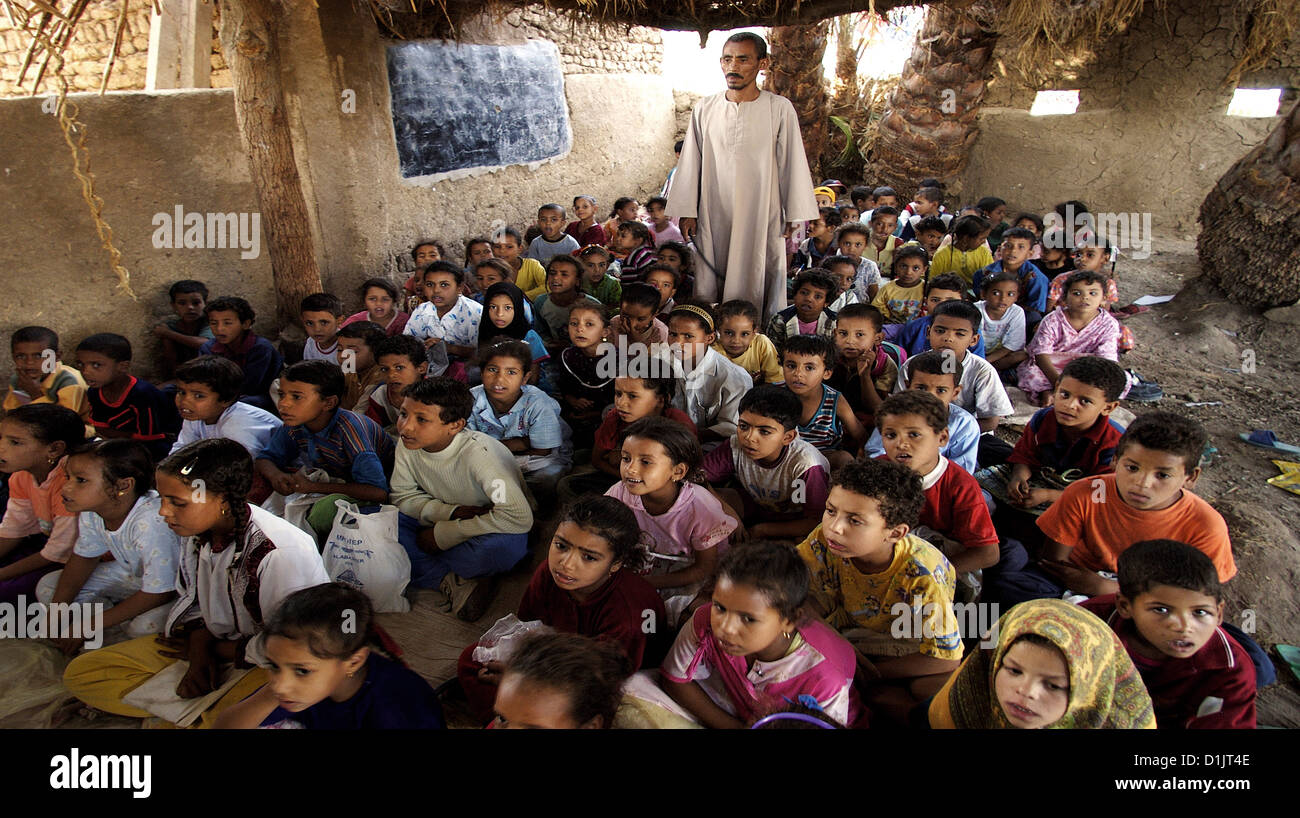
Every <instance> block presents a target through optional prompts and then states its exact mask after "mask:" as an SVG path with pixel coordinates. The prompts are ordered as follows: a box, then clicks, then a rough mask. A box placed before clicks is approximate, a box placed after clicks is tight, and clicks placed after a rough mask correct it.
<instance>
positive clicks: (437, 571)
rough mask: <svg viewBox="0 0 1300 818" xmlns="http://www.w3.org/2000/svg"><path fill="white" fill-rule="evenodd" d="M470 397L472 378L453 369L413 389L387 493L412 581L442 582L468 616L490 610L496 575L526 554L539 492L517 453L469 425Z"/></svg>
mask: <svg viewBox="0 0 1300 818" xmlns="http://www.w3.org/2000/svg"><path fill="white" fill-rule="evenodd" d="M473 406H474V399H473V397H472V396H471V394H470V391H469V387H467V386H465V384H463V383H461V382H459V381H456V380H453V379H451V378H428V379H425V380H422V381H419V382H417V383H415V384H413V385H411V386H409V387H407V388H406V391H405V392H404V393H403V398H402V408H401V412H400V413H399V415H398V418H397V432H398V437H399V441H400V443H401V445H400V446H398V447H397V456H396V459H395V462H394V465H393V479H392V482H391V492H390V494H389V497H390V499H391V502H392V503H393V504H395V505H396V506H397V508H398V509H399V510H400V511H401V517H400V518H399V539H400V540H401V543H402V546H403V547H404V548H405V549H406V552H407V554H409V555H410V557H411V585H413V586H415V587H417V588H436V589H438V590H440V591H442V593H444V594H445V595H446V596H447V597H448V599H449V601H450V608H451V610H452V611H453V612H454V613H455V614H456V616H458V617H459V618H461V619H463V620H465V621H467V622H472V621H474V620H476V619H478V618H479V617H481V616H482V615H483V613H484V612H485V611H486V610H487V607H488V605H489V604H490V603H491V601H492V597H493V595H494V594H495V593H496V586H497V578H498V575H499V574H502V573H504V572H506V571H508V570H510V569H511V568H513V567H514V566H515V564H516V563H518V562H519V561H520V560H521V559H523V557H524V555H525V554H526V553H527V551H528V532H529V530H530V529H531V528H532V526H533V499H532V496H531V495H530V494H529V493H528V489H527V487H525V485H524V477H523V474H522V473H521V472H520V471H519V466H518V464H516V462H515V457H514V455H513V454H511V452H510V450H509V449H507V448H506V447H505V445H504V444H502V443H501V442H500V441H499V440H496V439H495V438H493V437H491V436H490V435H487V434H484V433H482V432H474V431H470V430H469V429H466V428H465V423H466V421H467V420H468V419H469V416H470V412H471V411H472V410H473Z"/></svg>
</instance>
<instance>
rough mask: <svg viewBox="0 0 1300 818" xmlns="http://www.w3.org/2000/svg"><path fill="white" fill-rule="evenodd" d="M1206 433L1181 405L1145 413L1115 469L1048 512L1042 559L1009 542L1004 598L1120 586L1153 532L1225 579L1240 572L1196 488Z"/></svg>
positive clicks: (1042, 521) (1084, 483)
mask: <svg viewBox="0 0 1300 818" xmlns="http://www.w3.org/2000/svg"><path fill="white" fill-rule="evenodd" d="M1206 440H1207V437H1206V434H1205V430H1204V429H1203V428H1201V425H1200V424H1198V423H1196V422H1195V421H1193V420H1190V419H1188V418H1185V417H1182V416H1181V415H1176V414H1174V413H1172V412H1152V413H1150V414H1147V415H1143V416H1142V417H1140V418H1138V419H1137V420H1135V421H1134V422H1133V425H1131V426H1129V428H1128V431H1126V432H1125V433H1124V436H1123V437H1122V438H1120V441H1119V445H1118V446H1117V447H1116V451H1115V473H1114V474H1103V475H1096V476H1094V477H1092V478H1087V479H1083V480H1078V481H1075V482H1074V483H1072V484H1071V485H1070V486H1068V487H1067V488H1066V489H1065V491H1064V492H1063V493H1062V494H1061V497H1060V499H1059V500H1057V501H1056V502H1055V503H1053V504H1052V506H1051V507H1050V508H1049V509H1047V511H1045V512H1043V515H1042V516H1041V517H1039V518H1038V527H1039V528H1040V529H1041V530H1042V532H1043V534H1044V536H1045V537H1046V542H1045V543H1044V545H1043V550H1042V553H1041V555H1040V559H1039V560H1038V561H1037V563H1036V564H1035V565H1034V566H1028V565H1027V555H1026V553H1025V551H1024V548H1023V547H1022V546H1020V545H1019V544H1018V543H1017V544H1015V545H1014V546H1012V543H1011V542H1008V543H1007V545H1005V546H1004V547H1003V554H1002V559H1001V561H1000V562H999V564H998V570H997V572H996V579H995V580H993V581H992V582H991V583H990V584H991V586H993V587H994V588H995V589H996V594H997V596H998V597H999V599H1000V601H1002V603H1003V604H1007V605H1011V604H1016V603H1019V602H1023V601H1026V600H1028V599H1042V598H1045V597H1049V596H1055V597H1059V596H1061V595H1062V594H1063V593H1064V592H1065V591H1066V590H1067V589H1068V590H1069V591H1070V592H1071V593H1073V594H1082V595H1083V596H1089V597H1091V596H1099V595H1101V594H1113V593H1116V592H1117V591H1118V590H1119V583H1118V582H1117V581H1116V578H1115V571H1116V560H1117V558H1118V557H1119V555H1120V554H1121V553H1122V552H1123V551H1124V550H1125V549H1127V548H1128V547H1129V546H1130V545H1133V544H1134V543H1136V542H1138V541H1141V540H1150V539H1170V540H1177V541H1179V542H1184V543H1187V544H1188V545H1190V546H1192V547H1193V548H1196V549H1197V550H1199V551H1201V552H1203V553H1204V554H1205V555H1206V556H1208V557H1209V558H1210V559H1211V560H1212V561H1213V562H1214V567H1215V569H1216V571H1217V572H1218V574H1219V580H1220V581H1221V582H1227V581H1228V580H1230V579H1232V578H1233V577H1234V576H1236V574H1237V565H1236V563H1235V562H1234V561H1233V558H1232V543H1231V541H1230V540H1229V539H1228V526H1227V523H1225V522H1224V520H1223V517H1222V516H1221V515H1220V514H1219V512H1217V511H1215V510H1214V508H1213V507H1211V506H1210V504H1209V503H1207V502H1205V501H1204V500H1202V499H1201V498H1200V497H1197V496H1196V495H1195V494H1193V493H1192V492H1191V489H1192V487H1193V486H1194V485H1195V484H1196V479H1197V478H1198V477H1199V476H1200V474H1201V469H1200V459H1201V452H1202V451H1203V450H1204V448H1205V443H1206Z"/></svg>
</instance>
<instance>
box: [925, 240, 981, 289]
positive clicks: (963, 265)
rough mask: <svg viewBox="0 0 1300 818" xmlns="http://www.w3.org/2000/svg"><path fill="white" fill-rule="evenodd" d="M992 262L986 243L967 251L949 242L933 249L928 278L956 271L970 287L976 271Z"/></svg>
mask: <svg viewBox="0 0 1300 818" xmlns="http://www.w3.org/2000/svg"><path fill="white" fill-rule="evenodd" d="M992 263H993V253H991V252H990V251H989V246H988V244H981V245H980V246H979V247H976V248H975V249H974V250H967V251H962V250H958V249H957V248H956V247H953V246H952V245H951V244H949V245H947V246H946V247H940V248H939V249H938V250H935V251H934V258H933V259H931V260H930V278H934V277H935V276H940V275H943V274H944V273H956V274H957V275H959V276H961V278H962V280H963V281H965V282H966V286H967V287H970V286H972V284H973V282H974V281H975V273H976V271H978V270H982V269H984V268H985V267H987V266H989V265H990V264H992Z"/></svg>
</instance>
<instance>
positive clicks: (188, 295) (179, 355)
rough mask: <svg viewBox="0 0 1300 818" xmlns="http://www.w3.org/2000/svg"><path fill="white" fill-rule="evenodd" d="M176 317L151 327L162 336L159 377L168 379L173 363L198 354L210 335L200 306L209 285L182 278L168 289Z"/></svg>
mask: <svg viewBox="0 0 1300 818" xmlns="http://www.w3.org/2000/svg"><path fill="white" fill-rule="evenodd" d="M167 296H168V299H169V300H170V301H171V305H172V311H173V312H175V313H176V317H175V318H171V319H168V320H166V321H162V322H160V323H159V324H157V325H156V326H155V327H154V328H153V334H154V335H156V336H158V337H159V338H161V339H162V360H161V361H159V369H160V370H161V374H162V377H163V378H164V379H169V378H171V377H172V373H173V372H175V371H176V367H177V366H179V365H181V364H183V363H185V362H186V361H189V360H192V359H193V358H194V356H196V355H198V354H199V347H201V346H203V345H204V344H206V343H207V342H208V341H209V340H210V339H211V338H212V328H211V327H209V326H208V319H207V316H206V315H204V314H203V306H204V304H206V303H207V300H208V288H207V286H206V285H204V283H203V282H202V281H195V280H194V279H189V278H187V279H183V280H181V281H177V282H174V283H173V284H172V285H171V287H169V288H168V289H167Z"/></svg>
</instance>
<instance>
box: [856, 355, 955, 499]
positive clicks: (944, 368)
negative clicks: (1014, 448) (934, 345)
mask: <svg viewBox="0 0 1300 818" xmlns="http://www.w3.org/2000/svg"><path fill="white" fill-rule="evenodd" d="M903 368H904V369H905V370H907V389H908V391H912V390H916V391H919V392H928V393H930V394H931V395H934V396H935V397H936V398H938V399H939V400H940V401H942V402H943V404H944V406H946V407H947V408H948V442H947V443H945V444H944V445H943V446H942V447H941V448H940V449H939V454H941V455H943V456H944V457H946V458H948V460H950V461H952V462H953V463H956V464H957V465H958V466H961V467H962V468H963V469H965V470H966V471H967V472H968V473H970V474H972V475H973V474H975V469H976V461H977V456H978V453H979V442H980V427H979V424H978V423H976V421H975V416H974V415H972V414H971V413H970V412H967V411H966V410H965V409H963V408H961V407H960V406H958V405H957V403H956V402H955V401H956V399H957V396H958V395H960V394H961V376H962V365H961V362H960V361H958V360H956V359H954V358H953V357H952V356H951V355H945V354H944V352H943V350H938V349H932V350H930V351H929V352H922V353H921V354H920V355H917V356H916V357H914V358H908V359H907V363H905V364H903ZM877 411H878V410H877ZM884 453H885V445H884V443H883V442H881V439H880V430H879V429H878V428H876V423H875V419H874V417H873V419H872V422H871V437H870V438H869V439H868V440H867V445H866V454H867V457H880V456H881V455H882V454H884Z"/></svg>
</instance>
